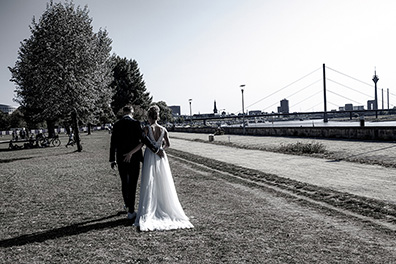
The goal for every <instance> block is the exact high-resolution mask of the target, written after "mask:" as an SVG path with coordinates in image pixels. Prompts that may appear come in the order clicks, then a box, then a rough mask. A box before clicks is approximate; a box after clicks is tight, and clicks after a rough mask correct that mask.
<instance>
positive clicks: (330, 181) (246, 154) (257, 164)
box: [171, 133, 396, 204]
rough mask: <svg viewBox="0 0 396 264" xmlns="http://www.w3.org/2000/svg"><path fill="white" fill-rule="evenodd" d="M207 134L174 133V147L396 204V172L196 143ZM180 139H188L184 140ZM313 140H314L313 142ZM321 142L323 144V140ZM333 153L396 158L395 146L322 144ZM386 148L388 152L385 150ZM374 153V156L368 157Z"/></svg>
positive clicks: (270, 141)
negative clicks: (359, 151)
mask: <svg viewBox="0 0 396 264" xmlns="http://www.w3.org/2000/svg"><path fill="white" fill-rule="evenodd" d="M205 136H207V135H204V134H188V133H171V137H173V139H172V148H173V149H176V150H181V151H185V152H189V153H192V154H195V155H201V156H204V157H206V158H211V159H214V160H219V161H222V162H226V163H231V164H234V165H239V166H242V167H246V168H251V169H256V170H260V171H264V172H266V173H270V174H275V175H277V176H280V177H284V178H291V179H294V180H298V181H302V182H307V183H310V184H313V185H318V186H323V187H327V188H334V189H336V190H339V191H342V192H348V193H352V194H356V195H359V196H363V197H369V198H375V199H379V200H383V201H387V202H392V203H394V204H396V191H395V190H396V169H394V168H386V167H383V166H378V165H368V164H359V163H355V162H345V161H334V160H329V159H321V158H313V157H306V156H296V155H286V154H281V153H274V152H267V151H260V150H251V149H243V148H233V147H228V146H224V145H215V144H208V143H202V142H194V141H192V140H194V139H202V140H203V139H204V138H205ZM180 138H184V139H187V140H188V141H186V140H182V139H180ZM215 140H216V141H219V140H223V141H226V140H228V136H220V137H218V136H216V137H215ZM230 140H232V141H233V142H237V143H238V144H239V145H240V146H243V145H250V146H251V145H256V146H257V145H258V146H275V145H279V144H281V143H282V142H284V144H286V143H287V144H288V143H290V142H297V141H301V139H294V138H273V137H251V136H231V139H230ZM310 141H312V139H310ZM321 142H322V141H321ZM323 142H324V143H325V144H326V147H328V148H329V149H330V150H331V151H338V152H339V153H343V155H344V156H351V155H353V154H354V153H357V151H358V150H361V151H362V153H363V152H365V153H368V154H367V155H371V156H372V155H374V149H377V150H378V151H375V155H377V156H378V155H381V156H386V157H387V158H388V159H389V160H391V159H393V157H396V153H395V156H392V155H393V151H396V148H394V147H393V145H395V144H394V143H377V142H369V143H366V142H356V141H352V142H351V141H336V140H331V141H323ZM385 149H386V150H385ZM369 153H371V154H369Z"/></svg>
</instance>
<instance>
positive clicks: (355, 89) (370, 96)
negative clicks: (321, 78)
mask: <svg viewBox="0 0 396 264" xmlns="http://www.w3.org/2000/svg"><path fill="white" fill-rule="evenodd" d="M326 80H328V81H330V82H333V83H336V84H338V85H340V86H343V87H345V88H348V89H351V90H352V91H355V92H357V93H360V94H363V95H365V96H368V97H370V98H371V95H368V94H365V93H362V92H360V91H358V90H356V89H353V88H351V87H349V86H346V85H344V84H342V83H339V82H336V81H333V80H332V79H329V78H326Z"/></svg>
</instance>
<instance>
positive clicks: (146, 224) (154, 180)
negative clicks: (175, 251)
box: [134, 126, 194, 231]
mask: <svg viewBox="0 0 396 264" xmlns="http://www.w3.org/2000/svg"><path fill="white" fill-rule="evenodd" d="M148 130H149V137H150V138H151V139H152V140H153V141H155V144H156V145H157V147H160V146H161V144H162V140H163V138H164V134H165V128H162V127H161V136H160V137H159V138H158V140H155V138H154V135H153V131H152V129H151V127H150V126H149V127H148ZM134 226H138V227H140V230H141V231H152V230H171V229H179V228H193V227H194V226H193V225H192V224H191V223H190V221H189V219H188V217H187V216H186V215H185V213H184V211H183V208H182V206H181V205H180V202H179V199H178V196H177V193H176V188H175V184H174V182H173V177H172V173H171V170H170V166H169V162H168V157H167V156H166V153H165V152H164V157H163V158H160V157H159V156H158V155H157V154H155V153H154V152H152V151H151V150H150V149H148V148H146V150H145V152H144V161H143V168H142V176H141V185H140V200H139V208H138V212H137V216H136V220H135V223H134Z"/></svg>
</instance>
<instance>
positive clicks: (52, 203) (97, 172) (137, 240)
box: [0, 132, 396, 263]
mask: <svg viewBox="0 0 396 264" xmlns="http://www.w3.org/2000/svg"><path fill="white" fill-rule="evenodd" d="M83 143H84V145H83V147H84V150H83V152H81V153H78V152H74V150H72V149H70V148H65V147H64V146H61V147H58V148H46V149H30V150H20V151H2V152H0V162H1V163H0V164H1V174H0V184H1V194H0V199H1V201H2V206H1V210H0V221H1V225H2V229H1V231H0V259H1V261H2V262H3V263H248V262H249V263H318V262H320V263H331V262H333V263H334V262H343V263H391V261H393V260H394V259H395V258H396V252H395V250H394V242H392V237H393V238H394V233H388V232H385V231H383V230H379V229H377V228H375V227H372V226H370V225H369V224H365V223H360V222H356V221H354V220H353V219H349V218H348V217H344V216H342V215H337V214H334V212H330V211H328V210H322V209H320V208H314V207H310V206H307V205H306V204H304V203H301V202H300V201H299V200H298V199H294V198H291V197H287V196H283V195H281V194H279V193H276V192H274V191H273V190H270V189H265V188H259V187H258V186H256V185H254V184H248V183H246V182H245V181H244V180H243V179H240V180H237V179H233V180H231V179H229V178H227V175H225V174H222V173H221V172H219V171H211V170H203V169H199V168H198V167H195V166H194V165H191V164H189V163H188V162H184V161H183V160H182V159H179V158H178V154H177V153H172V155H171V156H170V161H171V168H172V172H173V175H174V179H175V184H176V188H177V191H178V194H179V198H180V200H181V203H182V205H183V207H184V208H185V212H186V214H187V215H188V216H190V218H191V222H192V223H193V224H194V226H195V228H194V229H188V230H174V231H166V232H138V231H137V230H136V229H135V228H133V227H132V226H131V222H130V221H128V220H126V219H125V214H123V212H122V211H120V210H121V209H122V200H121V190H120V182H119V178H118V174H117V173H116V172H115V171H112V170H111V169H110V166H109V164H108V162H107V161H108V151H109V150H108V146H109V135H108V134H107V133H105V132H96V133H94V134H93V135H91V136H85V135H84V136H83ZM185 155H186V154H185ZM184 158H186V157H184ZM226 170H228V169H226Z"/></svg>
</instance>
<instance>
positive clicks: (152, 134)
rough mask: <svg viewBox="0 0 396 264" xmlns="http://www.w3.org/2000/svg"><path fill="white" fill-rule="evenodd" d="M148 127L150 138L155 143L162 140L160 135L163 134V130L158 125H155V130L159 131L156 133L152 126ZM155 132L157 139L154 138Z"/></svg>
mask: <svg viewBox="0 0 396 264" xmlns="http://www.w3.org/2000/svg"><path fill="white" fill-rule="evenodd" d="M148 126H149V130H150V133H151V136H152V137H153V139H154V140H155V142H157V141H159V140H160V139H161V138H162V134H163V131H164V129H163V128H162V127H161V126H160V125H156V126H155V128H158V129H159V131H158V132H157V130H156V129H154V128H153V126H152V125H148ZM156 132H157V135H158V137H157V138H156Z"/></svg>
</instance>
